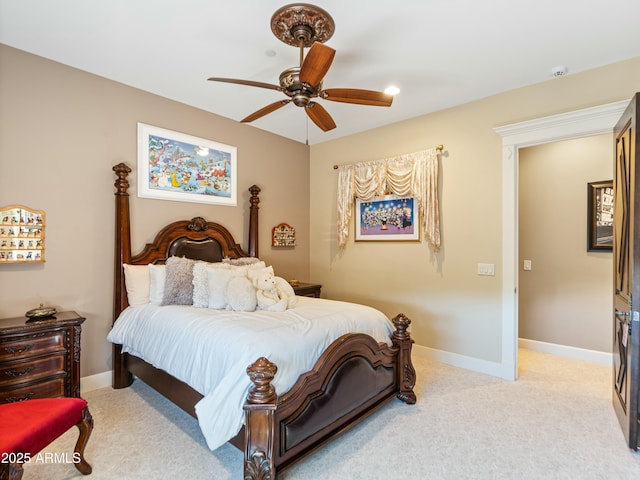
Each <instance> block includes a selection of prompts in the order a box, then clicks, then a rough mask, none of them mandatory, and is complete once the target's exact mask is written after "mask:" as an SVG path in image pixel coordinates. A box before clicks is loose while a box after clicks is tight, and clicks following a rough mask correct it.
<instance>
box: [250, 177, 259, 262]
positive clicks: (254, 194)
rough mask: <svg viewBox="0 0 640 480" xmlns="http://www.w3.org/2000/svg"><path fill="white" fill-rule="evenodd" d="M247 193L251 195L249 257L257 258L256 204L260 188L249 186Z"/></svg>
mask: <svg viewBox="0 0 640 480" xmlns="http://www.w3.org/2000/svg"><path fill="white" fill-rule="evenodd" d="M249 192H250V193H251V198H250V199H249V201H250V202H251V207H249V248H248V252H249V256H250V257H257V256H258V210H259V209H260V207H258V204H259V203H260V197H258V194H259V193H260V187H258V186H257V185H251V186H250V187H249Z"/></svg>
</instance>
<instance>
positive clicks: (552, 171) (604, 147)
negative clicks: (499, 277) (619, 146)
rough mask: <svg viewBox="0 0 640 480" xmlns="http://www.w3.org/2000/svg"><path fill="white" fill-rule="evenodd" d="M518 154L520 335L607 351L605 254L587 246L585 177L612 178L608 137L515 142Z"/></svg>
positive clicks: (608, 269)
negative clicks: (522, 144) (527, 264)
mask: <svg viewBox="0 0 640 480" xmlns="http://www.w3.org/2000/svg"><path fill="white" fill-rule="evenodd" d="M519 159H520V163H519V185H518V193H519V195H518V197H519V198H518V202H519V209H518V218H519V267H518V272H519V275H518V292H519V295H518V298H519V337H520V338H525V339H528V340H536V341H540V342H547V343H553V344H558V345H566V346H572V347H578V348H584V349H588V350H596V351H601V352H607V353H610V352H611V348H612V343H611V338H612V331H611V328H612V327H611V319H610V317H611V308H612V296H611V283H612V268H613V267H612V253H611V252H587V183H588V182H597V181H602V180H611V179H612V178H613V140H612V137H611V136H610V135H599V136H594V137H586V138H580V139H576V140H569V141H564V142H556V143H550V144H546V145H539V146H535V147H529V148H522V149H520V152H519ZM525 259H528V260H531V261H532V269H531V271H525V270H524V269H523V261H524V260H525Z"/></svg>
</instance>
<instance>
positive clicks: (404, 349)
mask: <svg viewBox="0 0 640 480" xmlns="http://www.w3.org/2000/svg"><path fill="white" fill-rule="evenodd" d="M391 321H392V322H393V325H394V326H395V327H396V330H395V331H394V332H393V338H392V342H393V345H394V346H395V347H396V348H398V362H397V365H398V393H397V397H398V398H399V399H400V400H402V401H403V402H405V403H408V404H410V405H412V404H414V403H416V394H415V393H414V391H413V387H414V386H415V385H416V371H415V370H414V368H413V363H412V362H411V345H412V344H413V340H412V339H411V336H410V335H409V332H408V331H407V329H408V328H409V325H410V324H411V320H409V319H408V318H407V317H406V316H405V315H404V314H403V313H399V314H398V315H396V316H395V317H394V318H393V319H392V320H391Z"/></svg>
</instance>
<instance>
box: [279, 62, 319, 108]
mask: <svg viewBox="0 0 640 480" xmlns="http://www.w3.org/2000/svg"><path fill="white" fill-rule="evenodd" d="M280 86H281V87H282V89H283V90H282V91H283V92H284V93H285V94H286V95H287V96H288V97H291V100H292V101H293V103H294V105H297V106H298V107H304V106H306V105H308V104H309V101H310V100H311V98H313V97H317V96H318V92H319V91H320V90H322V82H321V83H319V84H318V85H316V86H312V85H309V84H308V83H303V82H301V81H300V67H292V68H288V69H286V70H285V71H283V72H282V73H281V74H280Z"/></svg>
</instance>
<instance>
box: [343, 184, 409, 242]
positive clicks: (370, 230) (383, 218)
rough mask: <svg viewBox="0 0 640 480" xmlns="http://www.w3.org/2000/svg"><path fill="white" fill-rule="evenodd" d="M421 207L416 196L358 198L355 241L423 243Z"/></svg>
mask: <svg viewBox="0 0 640 480" xmlns="http://www.w3.org/2000/svg"><path fill="white" fill-rule="evenodd" d="M417 208H418V205H417V203H416V201H415V198H414V197H398V196H395V195H387V196H384V197H376V198H374V199H373V200H371V201H362V200H360V199H358V198H357V199H356V225H355V240H356V242H362V241H419V240H420V227H419V225H418V211H417Z"/></svg>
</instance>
